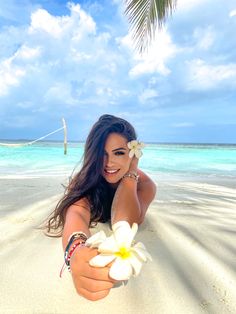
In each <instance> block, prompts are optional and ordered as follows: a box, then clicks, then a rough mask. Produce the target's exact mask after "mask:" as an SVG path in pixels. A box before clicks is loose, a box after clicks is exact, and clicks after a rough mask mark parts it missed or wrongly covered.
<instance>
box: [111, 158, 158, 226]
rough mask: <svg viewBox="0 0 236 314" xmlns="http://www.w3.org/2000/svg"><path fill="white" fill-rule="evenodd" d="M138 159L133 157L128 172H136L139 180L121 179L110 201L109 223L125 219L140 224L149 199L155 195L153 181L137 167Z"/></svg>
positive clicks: (130, 222) (149, 201)
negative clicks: (111, 201)
mask: <svg viewBox="0 0 236 314" xmlns="http://www.w3.org/2000/svg"><path fill="white" fill-rule="evenodd" d="M137 166H138V159H137V158H136V157H134V158H133V160H132V162H131V164H130V168H129V172H131V173H132V172H138V174H139V176H140V177H139V182H137V181H136V180H135V179H133V178H130V177H125V178H123V179H122V180H121V182H120V184H119V186H118V188H117V190H116V193H115V196H114V199H113V203H112V212H111V223H112V224H114V223H116V222H117V221H120V220H126V221H128V222H129V224H131V225H132V224H133V223H134V222H136V223H138V224H141V223H142V222H143V220H144V217H145V214H146V211H147V209H148V206H149V205H150V203H151V201H152V200H153V199H154V197H155V193H156V185H155V183H154V182H153V181H152V180H151V179H150V178H149V177H148V176H147V175H146V174H145V173H144V172H142V171H141V170H138V169H137Z"/></svg>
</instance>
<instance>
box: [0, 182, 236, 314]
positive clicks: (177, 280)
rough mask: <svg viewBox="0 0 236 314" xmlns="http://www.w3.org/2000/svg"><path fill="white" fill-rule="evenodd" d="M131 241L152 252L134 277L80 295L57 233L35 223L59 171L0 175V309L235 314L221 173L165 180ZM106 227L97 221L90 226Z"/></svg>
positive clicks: (235, 257)
mask: <svg viewBox="0 0 236 314" xmlns="http://www.w3.org/2000/svg"><path fill="white" fill-rule="evenodd" d="M154 179H155V180H156V182H157V184H158V193H157V195H156V199H155V200H154V201H153V203H152V204H151V206H150V208H149V210H148V213H147V216H146V220H145V222H144V223H143V225H142V226H141V227H140V229H139V231H138V235H137V237H136V239H138V240H141V241H142V242H143V243H144V244H145V246H146V247H147V249H148V251H149V252H150V253H151V255H152V257H153V261H152V262H149V263H147V264H145V265H144V267H143V269H142V272H141V274H140V275H139V276H138V277H137V278H131V279H130V280H129V282H128V284H127V285H126V286H122V287H117V288H114V289H112V290H111V292H110V294H109V295H108V296H107V297H106V298H105V299H102V300H100V301H97V302H91V301H88V300H86V299H84V298H82V297H80V296H79V295H78V294H77V293H76V291H75V289H74V286H73V283H72V280H71V275H70V273H69V272H68V271H67V270H66V271H65V272H64V275H63V277H62V278H60V277H59V271H60V268H61V266H62V264H63V251H62V246H61V238H57V239H53V238H49V237H46V236H45V235H44V234H43V233H42V231H41V230H39V229H38V228H37V227H38V226H39V225H40V223H41V222H42V221H43V219H44V218H45V217H46V216H47V215H48V214H49V213H50V212H51V210H52V209H53V207H54V205H55V204H56V201H57V200H58V199H59V198H60V196H61V194H62V192H63V188H62V185H61V184H62V183H65V179H64V178H62V177H41V178H37V177H35V178H29V177H25V178H23V177H20V176H19V177H9V178H7V177H5V178H3V177H2V178H0V185H1V191H0V199H1V205H0V230H1V238H0V247H1V250H0V258H1V267H0V280H1V285H0V296H1V300H0V313H17V314H21V313H22V314H23V313H25V314H28V313H40V314H41V313H45V314H52V313H65V314H66V313H80V314H83V313H85V314H89V313H103V314H106V313H115V314H116V313H117V314H118V313H124V312H125V313H127V314H128V313H136V314H138V313H140V314H141V313H142V314H143V313H147V314H154V313H155V314H156V313H160V314H183V313H187V314H190V313H194V314H198V313H215V314H223V313H236V245H235V243H236V193H235V192H236V189H235V185H234V186H233V182H230V181H227V182H226V181H225V182H224V181H223V180H222V179H217V178H215V179H211V181H209V180H208V181H207V180H205V179H202V180H195V179H194V178H193V179H192V180H189V179H188V180H187V181H186V180H182V179H181V180H167V179H165V178H161V180H160V179H158V178H154ZM100 229H104V230H105V231H106V232H108V230H109V228H108V226H107V225H106V224H105V225H104V224H99V225H98V226H97V228H96V229H93V230H92V232H93V233H94V232H96V231H98V230H100Z"/></svg>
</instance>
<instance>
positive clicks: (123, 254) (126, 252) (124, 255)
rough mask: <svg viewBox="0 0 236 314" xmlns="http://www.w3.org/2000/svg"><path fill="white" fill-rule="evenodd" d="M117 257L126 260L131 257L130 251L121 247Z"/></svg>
mask: <svg viewBox="0 0 236 314" xmlns="http://www.w3.org/2000/svg"><path fill="white" fill-rule="evenodd" d="M115 255H116V256H119V257H121V258H123V259H126V258H129V257H130V250H128V249H127V248H126V247H120V250H119V251H118V252H116V253H115Z"/></svg>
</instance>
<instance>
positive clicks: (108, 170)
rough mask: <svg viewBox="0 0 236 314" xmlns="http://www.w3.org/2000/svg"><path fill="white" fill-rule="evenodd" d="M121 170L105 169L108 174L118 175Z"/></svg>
mask: <svg viewBox="0 0 236 314" xmlns="http://www.w3.org/2000/svg"><path fill="white" fill-rule="evenodd" d="M119 170H120V169H104V171H105V173H106V174H116V173H117V172H118V171H119Z"/></svg>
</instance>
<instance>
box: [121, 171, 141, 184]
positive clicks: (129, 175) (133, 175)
mask: <svg viewBox="0 0 236 314" xmlns="http://www.w3.org/2000/svg"><path fill="white" fill-rule="evenodd" d="M123 178H131V179H134V180H136V181H137V182H138V180H139V175H138V174H137V172H127V173H126V174H125V175H124V176H123Z"/></svg>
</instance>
